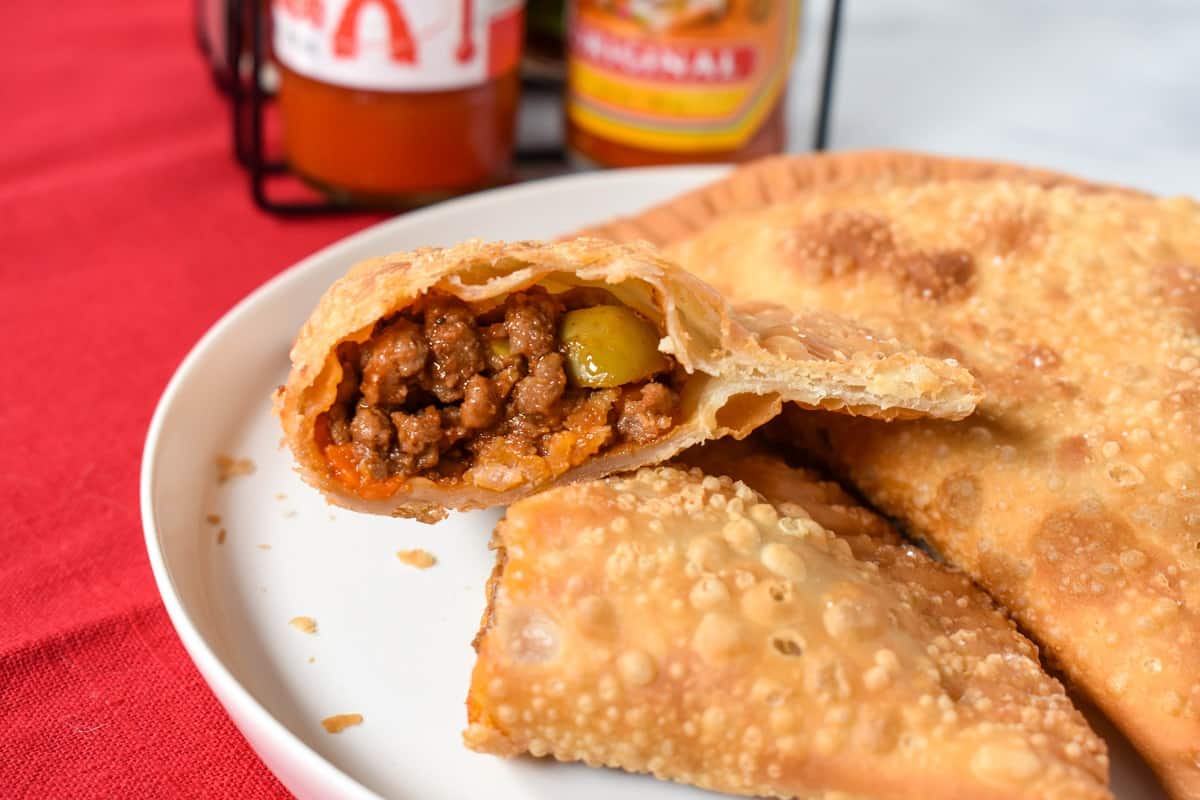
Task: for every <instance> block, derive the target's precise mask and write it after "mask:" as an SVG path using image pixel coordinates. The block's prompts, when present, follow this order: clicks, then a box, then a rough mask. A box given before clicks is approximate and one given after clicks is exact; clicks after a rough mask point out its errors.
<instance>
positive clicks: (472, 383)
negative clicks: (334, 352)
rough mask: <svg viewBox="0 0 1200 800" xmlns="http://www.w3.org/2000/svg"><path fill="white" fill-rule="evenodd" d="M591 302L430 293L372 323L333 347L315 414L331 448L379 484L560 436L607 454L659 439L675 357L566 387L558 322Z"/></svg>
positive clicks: (670, 405) (673, 407)
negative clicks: (643, 374)
mask: <svg viewBox="0 0 1200 800" xmlns="http://www.w3.org/2000/svg"><path fill="white" fill-rule="evenodd" d="M596 301H597V294H596V293H595V292H594V291H590V290H588V291H577V292H574V293H568V294H567V295H550V294H549V293H547V292H545V291H544V290H541V289H536V288H535V289H532V290H529V291H526V292H519V293H516V294H513V295H510V296H509V297H508V298H506V300H505V301H504V303H503V304H502V305H501V306H499V307H497V308H493V309H490V310H488V311H486V312H484V313H482V314H478V313H476V312H475V311H473V310H472V309H471V308H470V307H469V306H467V305H466V304H465V303H463V302H462V301H460V300H458V299H457V298H453V297H448V296H445V295H433V296H430V297H428V298H426V299H424V300H423V301H422V302H421V303H419V304H417V305H416V306H415V307H414V308H413V309H412V310H409V311H406V312H404V313H402V314H399V315H396V316H394V317H391V318H389V319H386V320H383V321H381V322H380V323H379V324H378V325H377V326H376V328H375V330H374V331H373V333H372V335H371V337H370V338H369V339H368V340H367V341H366V342H363V343H362V344H355V343H345V344H343V345H342V346H341V347H339V349H338V358H339V361H340V362H341V365H342V371H343V377H342V381H341V383H340V384H339V386H338V392H337V399H336V401H335V403H334V405H333V406H331V407H330V409H329V411H328V412H327V413H326V415H325V422H326V423H327V430H328V433H329V444H331V445H337V446H340V447H341V448H342V450H343V451H345V452H348V453H350V461H351V462H352V463H353V464H355V465H356V469H357V472H358V474H359V475H360V476H362V477H367V478H369V479H371V480H374V481H386V480H388V479H389V478H392V477H394V476H398V475H400V476H409V475H414V474H417V473H423V474H427V475H429V476H430V477H434V478H446V479H449V478H455V477H457V476H459V475H461V474H462V472H463V471H464V470H465V469H467V467H468V466H470V465H471V464H473V463H476V461H477V460H478V459H480V458H481V457H489V458H494V457H496V454H497V453H498V452H500V453H509V454H517V455H519V456H521V457H528V456H542V457H546V456H547V454H548V451H549V450H550V449H552V448H558V445H559V444H561V441H562V440H561V434H562V432H564V431H568V432H570V431H575V432H579V433H580V436H581V437H583V436H586V437H587V439H588V441H589V442H595V441H596V437H597V436H599V437H600V439H601V440H602V441H603V442H604V445H603V447H606V448H607V447H612V446H616V445H619V444H622V443H626V442H629V443H638V444H640V443H645V442H649V441H653V440H654V439H657V438H658V437H660V436H662V435H663V434H664V433H665V432H666V431H668V430H669V429H670V428H671V427H673V426H674V425H675V423H676V421H677V420H676V414H677V409H678V405H679V396H678V394H677V392H676V391H675V390H674V388H672V384H673V382H675V381H676V380H677V374H676V373H678V372H679V370H678V369H676V368H675V365H674V362H673V361H670V362H669V363H670V367H671V369H669V370H667V371H666V372H665V373H663V374H660V375H656V376H653V377H652V378H651V379H649V380H647V381H642V382H640V383H636V384H629V385H626V386H621V387H617V388H614V389H588V388H584V387H579V386H572V385H570V383H569V381H568V379H567V373H566V371H565V369H564V361H563V355H562V353H560V352H559V351H558V349H557V346H558V336H557V332H558V328H559V324H560V320H561V318H562V315H563V314H564V313H566V311H568V310H571V309H573V308H579V307H583V306H585V305H595V304H596ZM555 437H558V438H557V439H556V438H555ZM559 449H560V448H559ZM581 452H582V450H581ZM588 452H590V451H588ZM582 457H586V453H585V455H584V456H581V458H582Z"/></svg>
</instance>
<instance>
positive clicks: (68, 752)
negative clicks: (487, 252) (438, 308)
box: [0, 0, 377, 798]
mask: <svg viewBox="0 0 1200 800" xmlns="http://www.w3.org/2000/svg"><path fill="white" fill-rule="evenodd" d="M190 15H191V4H190V3H189V2H186V0H170V1H169V2H157V3H154V2H149V3H108V2H98V1H96V0H93V1H92V2H83V1H81V0H75V2H70V1H68V2H55V3H21V4H19V6H17V7H14V8H12V9H10V13H9V14H7V15H6V20H5V25H4V26H2V27H0V76H2V77H0V102H2V108H3V111H2V113H0V375H2V376H3V378H4V384H3V386H2V387H0V393H2V399H0V547H2V548H3V556H2V557H0V796H3V797H6V798H7V797H29V798H49V797H54V798H59V797H62V798H91V797H106V798H107V797H113V798H128V797H136V798H157V797H164V798H166V797H169V798H177V797H237V798H275V797H286V796H287V792H286V791H285V790H284V789H283V787H282V786H281V785H280V784H279V783H278V782H277V781H276V780H275V778H274V777H273V776H272V775H271V774H270V773H269V772H268V771H267V769H266V768H265V767H264V766H263V765H262V763H261V762H260V761H259V760H258V759H257V757H256V756H255V755H254V753H253V752H252V751H251V750H250V748H249V747H248V746H247V744H246V742H245V741H244V740H243V739H242V737H241V736H240V735H239V734H238V732H237V731H236V729H235V728H234V727H233V725H232V723H231V722H230V721H229V719H228V717H227V716H226V715H225V713H224V711H223V710H222V709H221V707H220V706H219V705H218V703H217V701H216V700H215V699H214V697H213V696H212V694H211V693H210V692H209V691H208V689H207V687H206V686H205V685H204V683H203V681H202V680H201V678H200V676H199V674H198V673H197V672H196V670H195V668H194V667H193V666H192V664H191V662H190V661H189V660H188V657H187V655H186V654H185V653H184V650H183V648H182V646H181V645H180V644H179V641H178V639H177V638H176V636H175V634H174V631H173V630H172V628H171V624H170V622H169V621H168V619H167V616H166V613H165V612H164V610H163V608H162V606H161V605H160V603H159V599H158V594H157V592H156V590H155V587H154V583H153V579H152V577H151V574H150V567H149V564H148V562H147V559H146V555H145V551H144V548H143V545H142V532H141V522H140V519H139V513H138V505H137V500H138V495H137V479H138V467H139V461H140V457H141V449H142V442H143V438H144V436H145V433H146V428H147V425H148V423H149V420H150V415H151V412H152V411H153V408H154V403H155V401H156V400H157V399H158V396H159V394H160V392H161V391H162V389H163V387H164V386H165V384H166V382H167V379H168V378H169V377H170V375H171V373H172V371H173V370H174V369H175V367H176V366H177V365H178V363H179V361H180V359H182V357H183V356H184V354H185V353H186V352H187V350H188V348H189V347H190V346H191V345H192V343H193V342H195V341H196V339H197V338H198V337H199V336H200V335H201V333H203V331H204V330H205V329H206V328H207V327H208V326H210V325H211V324H212V323H213V322H214V321H215V320H216V319H217V318H218V317H219V316H220V315H221V313H222V312H224V311H225V310H226V309H227V308H229V307H230V306H231V305H232V304H233V303H234V302H236V301H237V300H238V299H239V298H240V297H242V296H243V295H245V294H246V293H247V292H248V291H250V290H251V289H253V288H254V287H255V286H257V285H258V284H260V283H262V282H263V281H264V280H266V279H267V278H269V277H270V276H271V275H273V274H274V273H276V272H278V271H279V270H281V269H283V268H284V267H286V266H288V265H289V264H291V263H293V262H294V261H296V260H298V259H299V258H301V257H303V256H304V255H307V254H308V253H310V252H312V251H313V250H315V249H317V248H319V247H321V246H322V245H325V244H327V243H329V242H332V241H334V240H336V239H338V238H340V237H342V236H343V235H345V234H347V233H349V232H351V231H352V230H354V229H357V228H361V227H363V226H364V225H366V224H369V223H371V222H373V221H375V219H377V218H376V217H371V216H363V215H360V216H355V217H340V218H332V219H319V220H302V221H281V220H279V219H275V218H272V217H269V216H266V215H264V214H262V213H261V212H259V211H257V210H256V209H255V207H254V206H253V204H252V202H251V200H250V197H249V194H248V193H247V190H246V186H245V178H244V176H243V174H242V173H241V172H240V171H239V170H238V169H237V167H235V165H234V163H233V161H232V160H231V158H230V156H229V149H230V143H229V137H228V124H227V110H226V107H225V105H224V101H223V99H222V98H221V96H220V95H219V94H218V92H217V91H216V89H215V88H214V86H213V83H212V81H211V80H210V78H209V76H208V75H207V73H206V68H205V66H204V64H203V62H202V60H201V58H200V57H199V56H198V54H197V51H196V47H195V45H194V43H193V38H192V31H191V28H190V20H191V17H190Z"/></svg>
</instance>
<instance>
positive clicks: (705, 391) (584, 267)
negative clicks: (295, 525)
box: [275, 239, 980, 521]
mask: <svg viewBox="0 0 1200 800" xmlns="http://www.w3.org/2000/svg"><path fill="white" fill-rule="evenodd" d="M535 285H536V286H542V287H546V288H548V289H550V290H551V291H562V290H564V289H566V288H570V287H575V286H598V287H602V288H604V289H606V290H608V291H609V292H610V293H611V294H613V295H614V296H616V298H617V299H618V300H619V301H620V302H622V303H624V304H626V305H628V306H630V307H632V308H633V309H635V310H636V311H638V312H639V313H640V314H641V315H642V316H644V317H646V318H647V319H649V320H651V321H652V322H653V323H655V324H656V325H657V326H658V327H659V330H660V332H661V333H662V336H663V338H662V341H661V342H660V344H659V349H660V350H661V351H663V352H666V353H670V354H671V355H672V356H674V358H675V360H676V361H677V362H678V363H679V364H680V365H681V366H682V367H683V368H684V369H685V370H686V371H687V372H688V373H689V377H688V378H687V380H686V383H685V386H684V388H683V390H682V397H681V413H682V417H683V419H682V421H681V422H680V423H679V424H678V425H677V426H676V427H675V428H673V429H672V430H671V431H669V432H668V433H667V434H666V435H665V436H663V437H662V438H660V439H658V440H656V441H654V442H652V443H650V444H648V445H642V446H626V447H623V448H621V449H614V450H611V451H608V452H604V453H601V454H600V455H599V456H596V457H593V458H591V459H590V460H588V461H585V462H584V463H582V464H581V465H579V466H577V467H574V468H572V469H571V470H570V471H568V472H566V473H565V474H563V475H560V476H557V477H556V478H555V479H554V480H553V481H552V482H567V481H571V480H580V479H586V478H592V477H597V476H600V475H605V474H609V473H612V472H617V471H621V470H628V469H633V468H636V467H638V466H641V465H644V464H651V463H657V462H661V461H664V460H666V459H668V458H670V457H671V456H672V455H674V454H675V453H677V452H679V451H680V450H682V449H684V448H686V447H689V446H691V445H694V444H697V443H699V442H702V441H705V440H707V439H713V438H719V437H722V436H726V435H733V436H735V437H736V436H744V435H746V434H747V433H748V432H749V431H750V430H752V429H753V428H755V427H756V426H758V425H760V424H761V423H762V422H764V421H766V420H767V419H770V418H771V417H773V416H775V415H776V414H777V413H778V412H779V410H780V408H781V404H782V403H783V402H784V401H789V402H797V403H800V404H801V405H804V406H806V407H810V408H823V409H835V410H838V411H841V412H845V413H851V414H866V415H870V416H875V417H880V418H885V419H891V418H900V417H911V416H917V415H924V414H933V415H937V416H941V417H948V418H960V417H963V416H965V415H967V414H968V413H970V411H971V410H972V408H974V406H975V404H976V402H977V401H978V400H979V397H980V395H979V393H978V389H977V387H976V386H975V383H974V380H973V379H972V378H971V376H970V375H969V373H967V372H966V371H965V370H962V369H961V368H959V367H957V366H956V365H954V364H953V362H952V361H945V360H939V359H932V358H925V357H922V356H918V355H916V354H914V353H911V352H907V351H904V350H902V349H901V348H898V347H897V346H895V343H894V342H892V341H890V340H886V339H881V338H879V337H876V336H875V335H874V334H872V333H871V332H870V331H868V330H866V329H863V328H861V327H859V326H857V325H854V324H851V323H849V322H847V321H845V320H842V319H839V318H837V317H833V316H831V315H826V314H805V313H796V312H791V311H786V310H784V309H781V308H779V307H772V306H770V305H766V304H755V305H754V306H753V307H750V308H747V309H744V310H734V309H733V308H731V307H730V306H729V305H728V303H726V302H725V300H724V299H723V298H722V297H721V296H720V295H719V294H717V293H716V292H715V291H714V290H713V289H712V288H710V287H709V286H707V285H706V284H704V283H703V282H701V281H699V280H698V279H696V278H695V277H694V276H692V275H690V274H689V273H687V272H685V271H683V270H682V269H680V268H679V267H677V266H675V265H674V264H672V263H670V262H668V261H666V260H664V259H663V258H661V257H660V256H659V255H658V254H657V252H656V251H654V250H653V249H652V248H650V247H648V246H644V245H617V244H613V243H611V242H603V241H599V240H586V239H580V240H576V241H573V242H569V243H562V244H543V243H536V242H514V243H490V244H489V243H483V242H467V243H465V244H461V245H458V246H456V247H451V248H445V249H440V248H427V249H423V250H417V251H413V252H410V253H396V254H393V255H390V256H387V257H384V258H377V259H373V260H370V261H366V262H363V263H361V264H359V265H357V266H355V267H354V268H353V269H351V270H350V271H349V273H347V275H346V276H345V277H343V278H342V279H340V280H339V281H337V282H336V283H335V284H334V285H333V286H332V287H331V288H330V289H329V290H328V291H327V292H326V293H325V295H324V296H323V297H322V298H321V301H320V303H319V304H318V306H317V308H316V310H315V311H314V312H313V314H312V316H311V317H310V318H309V320H308V321H307V322H306V323H305V325H304V327H303V329H302V330H301V331H300V334H299V336H298V337H297V339H296V342H295V345H294V347H293V348H292V354H291V358H292V370H291V374H290V375H289V376H288V382H287V385H286V386H285V387H282V388H281V390H280V391H279V392H278V394H277V395H276V402H275V408H276V413H277V414H278V416H279V418H280V420H281V422H282V425H283V429H284V433H285V438H286V441H287V444H288V445H289V447H290V448H291V450H292V453H293V454H294V455H295V458H296V461H297V464H298V466H299V470H300V473H301V475H302V476H303V477H304V478H305V480H306V481H308V482H309V483H311V484H312V485H314V486H316V487H317V488H318V489H320V490H322V491H323V492H325V494H326V496H327V497H328V498H329V499H330V500H331V501H332V502H335V503H338V504H339V505H345V506H347V507H350V508H354V509H357V510H361V511H369V512H374V513H392V514H397V515H404V516H411V517H417V518H420V519H424V520H426V521H433V520H436V519H438V518H440V516H442V515H443V514H444V513H445V512H444V510H445V509H446V508H458V509H466V508H478V507H486V506H492V505H499V504H504V503H508V502H511V501H513V500H515V499H517V498H518V497H521V496H523V495H524V494H527V493H528V492H530V491H532V490H534V489H537V488H540V487H541V486H542V485H545V484H544V483H542V484H539V483H536V482H534V481H532V480H525V479H524V476H523V475H517V476H516V477H515V478H513V479H512V480H511V481H509V483H510V484H512V485H511V487H509V488H504V489H501V490H496V489H495V488H493V487H494V486H495V484H496V480H495V476H494V475H492V474H490V473H489V474H488V475H487V476H486V478H487V480H484V477H481V476H480V475H477V474H475V473H474V472H473V471H472V470H468V471H467V472H466V473H465V474H464V476H463V477H462V479H461V481H458V482H456V483H444V482H443V483H435V482H433V481H431V480H429V479H427V478H423V477H419V476H418V477H413V478H410V479H408V480H407V481H406V482H405V484H404V485H403V486H402V487H401V488H400V489H399V491H398V492H397V493H396V494H395V495H393V496H391V497H388V498H384V499H376V500H365V499H362V498H360V497H358V496H356V495H355V494H353V493H352V492H350V491H348V490H346V489H345V488H343V487H342V486H341V484H340V483H339V482H338V481H337V479H336V478H335V477H334V476H333V474H332V473H331V471H330V468H329V465H328V463H327V462H326V459H325V457H324V454H323V452H322V449H321V446H320V444H319V442H318V441H317V436H316V425H317V419H318V417H320V416H321V414H323V413H324V412H325V411H327V410H328V409H329V407H330V405H331V404H332V403H333V401H334V398H335V396H336V393H337V388H338V384H339V382H340V381H341V378H342V367H341V364H340V363H339V361H338V358H337V349H338V346H339V345H340V344H341V343H343V342H348V341H353V342H362V341H365V340H366V339H367V338H368V337H369V336H370V335H371V332H372V330H373V328H374V326H375V324H376V323H377V322H379V321H380V320H382V319H387V318H388V317H390V316H392V315H394V314H396V313H398V312H400V311H402V310H403V309H405V308H407V307H408V306H410V305H411V304H412V303H413V302H414V301H415V300H417V299H418V298H419V297H420V296H421V295H423V294H425V293H428V292H433V291H436V292H440V293H444V294H449V295H453V296H455V297H458V298H460V299H461V300H463V301H466V302H468V303H482V302H485V301H489V300H491V301H494V300H496V299H497V298H501V297H503V296H505V295H507V294H509V293H512V292H516V291H520V290H524V289H528V288H530V287H532V286H535Z"/></svg>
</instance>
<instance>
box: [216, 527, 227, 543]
mask: <svg viewBox="0 0 1200 800" xmlns="http://www.w3.org/2000/svg"><path fill="white" fill-rule="evenodd" d="M217 544H225V529H224V528H221V530H219V531H217Z"/></svg>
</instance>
